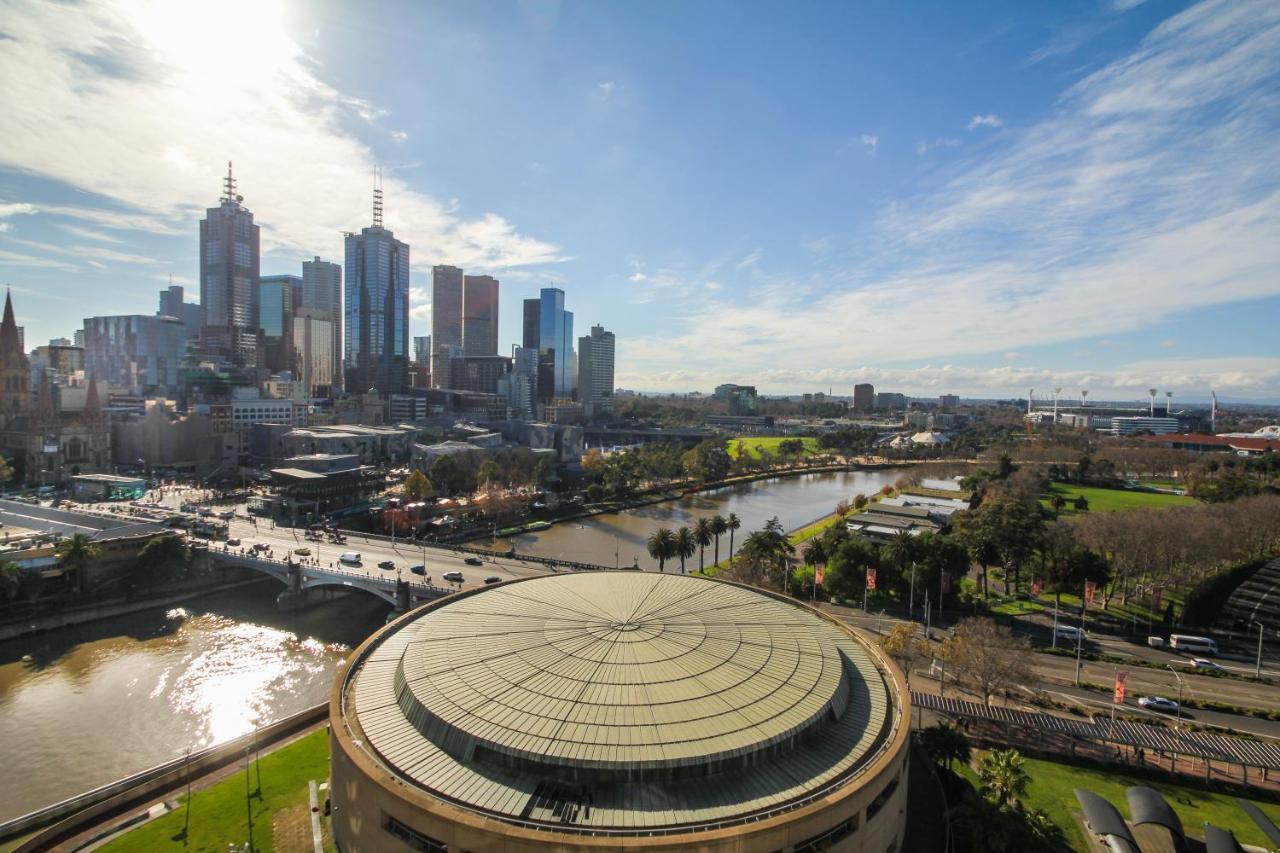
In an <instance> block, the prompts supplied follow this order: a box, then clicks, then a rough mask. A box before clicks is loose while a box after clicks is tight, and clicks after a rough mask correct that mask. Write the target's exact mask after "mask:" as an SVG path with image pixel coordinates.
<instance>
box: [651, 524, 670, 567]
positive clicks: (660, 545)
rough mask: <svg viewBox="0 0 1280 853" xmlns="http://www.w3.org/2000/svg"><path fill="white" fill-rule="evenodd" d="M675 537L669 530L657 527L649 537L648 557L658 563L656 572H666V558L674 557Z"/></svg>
mask: <svg viewBox="0 0 1280 853" xmlns="http://www.w3.org/2000/svg"><path fill="white" fill-rule="evenodd" d="M675 540H676V535H675V534H674V533H672V532H671V529H670V528H667V527H659V528H658V529H657V530H655V531H653V533H652V534H651V535H650V536H649V556H650V557H653V559H655V560H657V561H658V571H660V572H665V571H666V570H667V568H666V566H667V558H668V557H674V556H675V555H676V551H675Z"/></svg>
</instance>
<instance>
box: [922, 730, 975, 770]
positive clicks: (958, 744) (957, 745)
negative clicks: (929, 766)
mask: <svg viewBox="0 0 1280 853" xmlns="http://www.w3.org/2000/svg"><path fill="white" fill-rule="evenodd" d="M920 745H921V746H923V747H924V751H925V752H926V753H928V755H929V757H930V758H932V759H933V763H934V764H937V765H938V766H939V767H945V768H946V769H947V770H950V769H951V765H952V764H954V763H955V762H957V761H959V762H960V763H961V764H968V763H969V739H968V738H967V737H965V736H964V732H962V731H960V730H959V729H957V728H956V727H955V726H953V725H951V724H950V723H938V724H937V725H936V726H930V727H929V728H927V729H925V730H924V731H922V732H921V733H920Z"/></svg>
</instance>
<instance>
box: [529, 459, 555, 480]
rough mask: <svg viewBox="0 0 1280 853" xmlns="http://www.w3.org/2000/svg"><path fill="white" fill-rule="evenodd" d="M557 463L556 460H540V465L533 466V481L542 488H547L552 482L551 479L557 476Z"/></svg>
mask: <svg viewBox="0 0 1280 853" xmlns="http://www.w3.org/2000/svg"><path fill="white" fill-rule="evenodd" d="M555 473H556V463H555V460H553V459H550V458H548V457H546V456H543V457H542V458H541V459H539V460H538V464H537V465H535V466H533V479H534V482H536V483H537V484H538V485H540V486H545V485H546V484H547V483H550V482H551V478H552V477H554V476H555Z"/></svg>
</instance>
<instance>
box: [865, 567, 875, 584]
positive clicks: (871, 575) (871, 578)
mask: <svg viewBox="0 0 1280 853" xmlns="http://www.w3.org/2000/svg"><path fill="white" fill-rule="evenodd" d="M875 588H876V570H875V569H867V589H875Z"/></svg>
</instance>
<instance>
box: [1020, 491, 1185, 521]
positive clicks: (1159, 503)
mask: <svg viewBox="0 0 1280 853" xmlns="http://www.w3.org/2000/svg"><path fill="white" fill-rule="evenodd" d="M1051 491H1052V492H1056V493H1057V494H1060V495H1062V497H1063V498H1064V499H1065V500H1066V502H1067V503H1066V506H1064V507H1063V508H1062V515H1064V516H1065V515H1074V514H1075V512H1076V510H1075V507H1073V506H1072V505H1071V504H1072V502H1073V501H1074V500H1075V499H1076V498H1078V497H1081V496H1083V497H1084V499H1085V500H1087V501H1088V502H1089V509H1088V511H1089V512H1115V511H1117V510H1126V509H1138V508H1140V507H1156V508H1157V509H1164V508H1167V507H1171V506H1192V505H1194V504H1195V503H1197V501H1196V499H1195V498H1189V497H1187V496H1186V495H1162V494H1159V493H1156V492H1131V491H1128V490H1126V489H1099V488H1095V487H1093V486H1070V485H1065V484H1062V483H1055V484H1054V486H1053V489H1052V490H1051ZM1049 498H1050V495H1045V496H1044V497H1042V498H1041V499H1040V504H1041V506H1043V507H1044V508H1045V509H1048V510H1049V511H1051V512H1052V507H1051V506H1050V505H1049Z"/></svg>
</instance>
